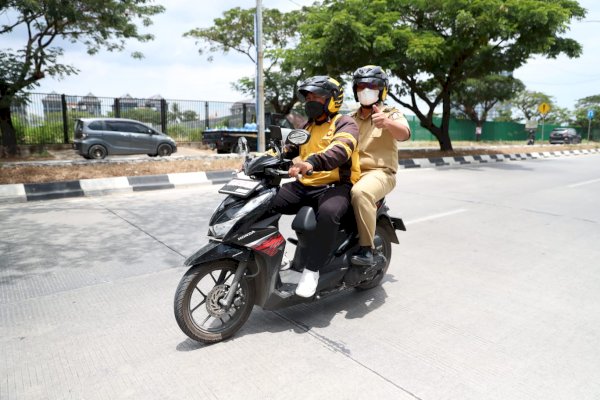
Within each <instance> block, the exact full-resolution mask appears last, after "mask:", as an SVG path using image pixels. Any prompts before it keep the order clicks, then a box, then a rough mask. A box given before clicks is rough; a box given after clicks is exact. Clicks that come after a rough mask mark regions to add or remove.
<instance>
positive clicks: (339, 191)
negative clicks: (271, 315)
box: [273, 76, 360, 297]
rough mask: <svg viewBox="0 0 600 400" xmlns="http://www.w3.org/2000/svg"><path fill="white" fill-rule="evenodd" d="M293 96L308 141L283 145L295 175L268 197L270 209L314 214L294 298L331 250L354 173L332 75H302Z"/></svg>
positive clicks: (354, 135)
mask: <svg viewBox="0 0 600 400" xmlns="http://www.w3.org/2000/svg"><path fill="white" fill-rule="evenodd" d="M298 97H299V98H300V100H301V101H302V102H304V109H305V111H306V114H307V116H308V118H309V120H308V123H307V124H306V126H305V127H304V128H305V129H306V130H308V131H309V132H310V139H309V141H308V142H307V143H305V144H303V145H300V146H293V145H288V146H287V147H286V150H285V152H284V156H285V158H288V159H292V158H294V157H297V156H299V157H300V159H301V161H299V162H297V163H295V164H293V165H292V166H291V167H290V169H289V171H288V172H289V175H290V176H291V177H299V178H298V179H297V180H296V181H294V182H291V183H287V184H284V185H282V187H281V189H280V190H279V192H278V194H277V196H276V197H275V199H274V201H273V211H275V212H278V213H282V214H296V213H297V212H298V210H300V208H301V207H303V206H306V205H309V206H311V207H313V208H314V210H315V212H316V219H317V228H316V231H315V233H314V235H311V237H310V248H311V252H310V255H309V257H308V259H307V265H304V266H303V267H304V271H303V273H302V277H301V278H300V282H299V283H298V287H297V289H296V294H297V295H298V296H301V297H311V296H313V295H314V294H315V290H316V288H317V284H318V281H319V269H320V268H321V267H323V266H324V265H325V263H326V262H327V259H328V257H329V255H330V253H331V251H332V249H333V243H332V242H331V238H333V237H334V236H335V233H336V232H337V230H338V227H339V224H340V221H341V218H342V216H343V215H344V214H345V213H346V211H347V210H348V208H349V206H350V190H351V188H352V185H353V184H354V183H356V181H357V180H358V179H359V176H360V169H359V160H358V151H357V140H358V127H357V125H356V123H355V122H354V120H353V119H352V118H350V117H348V116H344V115H341V114H338V112H339V110H340V107H341V106H342V102H343V99H344V91H343V88H342V86H341V85H340V84H339V82H337V81H336V80H335V79H333V78H330V77H328V76H313V77H311V78H308V79H306V80H305V81H303V82H302V83H301V84H300V85H299V88H298ZM300 175H301V176H300Z"/></svg>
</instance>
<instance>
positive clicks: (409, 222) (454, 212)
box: [406, 208, 467, 225]
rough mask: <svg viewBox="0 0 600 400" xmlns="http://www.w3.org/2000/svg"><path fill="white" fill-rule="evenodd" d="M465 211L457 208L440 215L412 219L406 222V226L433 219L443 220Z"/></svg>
mask: <svg viewBox="0 0 600 400" xmlns="http://www.w3.org/2000/svg"><path fill="white" fill-rule="evenodd" d="M465 211H467V209H466V208H459V209H457V210H452V211H448V212H445V213H441V214H433V215H429V216H427V217H423V218H417V219H413V220H412V221H406V225H411V224H418V223H419V222H425V221H431V220H433V219H438V218H444V217H448V216H450V215H454V214H460V213H462V212H465Z"/></svg>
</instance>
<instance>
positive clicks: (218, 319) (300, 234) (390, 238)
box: [174, 127, 406, 343]
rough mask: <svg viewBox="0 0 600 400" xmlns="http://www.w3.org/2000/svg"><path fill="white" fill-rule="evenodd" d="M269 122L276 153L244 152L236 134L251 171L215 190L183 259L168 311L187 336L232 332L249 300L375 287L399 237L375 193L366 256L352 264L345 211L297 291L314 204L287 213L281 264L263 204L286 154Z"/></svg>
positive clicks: (294, 136)
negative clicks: (199, 235)
mask: <svg viewBox="0 0 600 400" xmlns="http://www.w3.org/2000/svg"><path fill="white" fill-rule="evenodd" d="M270 130H271V140H270V148H271V149H273V150H274V151H275V152H276V153H277V157H273V156H270V155H263V156H259V157H255V158H249V157H248V155H247V152H248V146H247V143H246V142H245V138H240V143H239V145H240V148H241V149H243V152H244V153H245V158H246V160H245V162H244V167H243V170H244V173H245V174H246V175H247V176H248V177H250V179H239V178H234V179H232V180H231V181H230V182H228V183H227V184H226V185H225V186H223V188H221V189H220V190H219V192H220V193H224V194H227V195H228V196H227V197H226V198H225V199H224V200H223V202H222V203H221V204H220V205H219V206H218V207H217V209H216V210H215V212H214V214H213V215H212V217H211V219H210V222H209V230H208V238H209V241H208V243H207V244H206V245H205V246H204V247H202V248H201V249H200V250H198V251H197V252H196V253H194V254H193V255H192V256H191V257H189V258H188V259H187V260H186V261H185V265H186V266H190V268H189V269H188V270H187V272H186V273H185V275H184V276H183V277H182V278H181V281H180V282H179V285H178V287H177V291H176V292H175V304H174V310H175V319H176V320H177V323H178V324H179V327H180V328H181V330H182V331H183V332H184V333H185V334H186V335H187V336H189V337H190V338H192V339H194V340H197V341H200V342H204V343H214V342H218V341H221V340H224V339H226V338H228V337H230V336H232V335H233V334H234V333H235V332H237V330H238V329H240V328H241V327H242V325H243V324H244V323H245V322H246V320H247V319H248V317H249V316H250V312H251V311H252V307H253V306H254V305H258V306H260V307H262V308H263V309H265V310H276V309H279V308H283V307H288V306H291V305H294V304H298V303H302V302H308V301H313V300H315V299H320V298H322V297H324V296H326V295H329V294H333V293H336V292H339V291H341V290H345V289H347V288H356V289H358V290H366V289H371V288H373V287H376V286H377V285H379V284H380V282H381V280H382V279H383V277H384V275H385V274H386V271H387V269H388V267H389V263H390V259H391V255H392V248H391V243H392V242H393V243H398V238H397V236H396V232H395V231H396V230H397V229H399V230H406V228H405V226H404V223H403V222H402V220H401V219H400V218H393V217H390V216H389V215H388V214H387V210H388V208H387V206H386V205H385V201H384V200H382V201H380V203H379V204H378V210H377V228H376V232H375V247H376V254H375V256H374V260H373V264H372V265H370V266H353V265H352V264H351V263H350V257H351V256H352V254H353V253H355V252H356V250H357V249H358V236H357V233H356V225H355V222H354V215H353V214H352V213H351V212H349V213H348V215H347V218H346V217H345V218H344V219H345V221H344V222H343V223H342V224H341V225H340V229H339V230H338V232H337V235H336V237H333V238H331V240H333V241H334V242H335V246H334V248H335V251H334V252H333V254H331V257H330V259H329V261H328V262H327V264H326V266H325V267H323V268H322V269H321V270H320V278H319V283H318V287H317V291H316V294H315V296H313V297H312V298H303V297H300V296H297V295H296V294H295V289H296V286H297V284H298V281H299V279H300V276H301V275H302V270H303V267H304V265H305V261H306V257H307V255H308V252H309V251H310V249H308V248H307V246H306V237H307V235H310V234H311V232H312V231H313V230H314V229H315V227H316V219H315V212H314V210H313V209H312V208H310V207H303V208H302V209H301V210H300V211H299V212H298V213H297V215H296V217H295V218H294V220H293V222H292V229H293V230H294V231H295V232H296V235H297V239H296V238H289V239H288V241H289V242H290V243H292V244H294V245H296V251H295V252H294V256H293V259H292V261H291V266H290V268H288V269H284V268H282V258H283V254H284V249H285V245H286V240H285V239H284V238H283V236H282V235H281V233H280V232H279V229H278V223H279V219H280V217H281V214H276V213H273V212H272V211H271V210H270V209H271V202H272V200H273V198H274V197H275V195H276V194H277V192H278V190H279V187H280V183H281V180H282V178H289V175H288V173H287V170H288V169H289V166H290V165H291V161H289V160H284V159H283V156H282V153H281V131H280V130H279V129H277V127H271V128H270ZM308 139H309V133H308V132H307V131H305V130H301V129H297V130H293V131H291V132H290V133H289V135H288V137H287V140H286V142H287V143H292V144H295V145H301V144H304V143H306V142H307V141H308Z"/></svg>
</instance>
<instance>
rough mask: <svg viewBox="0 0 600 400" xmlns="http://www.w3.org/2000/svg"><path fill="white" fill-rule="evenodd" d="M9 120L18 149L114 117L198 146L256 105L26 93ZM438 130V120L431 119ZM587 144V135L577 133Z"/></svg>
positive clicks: (596, 133) (237, 123)
mask: <svg viewBox="0 0 600 400" xmlns="http://www.w3.org/2000/svg"><path fill="white" fill-rule="evenodd" d="M11 111H12V121H13V125H14V126H15V129H16V132H17V139H18V143H19V144H25V145H30V144H35V145H39V144H42V145H44V144H60V143H71V142H72V141H73V129H74V126H75V121H76V120H77V119H78V118H85V117H117V118H119V117H120V118H131V119H134V120H137V121H141V122H145V123H147V124H148V125H151V126H152V127H153V128H155V129H158V130H160V131H162V132H164V133H167V134H169V135H170V136H171V137H173V139H175V140H176V141H178V142H198V141H201V140H202V134H203V132H204V131H205V130H206V129H211V128H224V127H227V128H241V127H243V126H244V125H245V124H246V123H248V122H256V111H255V105H254V103H250V102H236V103H232V102H218V101H201V100H167V99H163V98H162V97H160V96H154V97H150V98H146V99H140V98H133V97H131V96H129V95H126V96H123V97H119V98H115V97H96V96H94V95H93V94H91V93H90V94H87V95H85V96H74V95H66V94H58V93H50V94H45V93H30V94H28V95H27V101H25V102H22V103H20V104H15V105H13V106H12V107H11ZM407 119H408V122H409V124H410V127H411V130H412V140H431V141H437V139H436V138H435V137H434V136H433V135H432V134H431V132H429V131H428V130H426V129H425V128H423V127H422V126H421V125H420V122H419V120H418V119H417V118H416V117H415V116H410V115H409V116H407ZM434 123H435V124H436V125H438V126H439V124H440V119H436V118H434ZM555 127H556V125H550V124H547V125H545V126H544V128H542V126H539V127H538V130H537V134H536V139H538V140H539V139H541V138H542V129H543V133H544V140H547V138H548V135H549V133H550V131H551V130H552V129H553V128H555ZM577 131H578V132H579V133H580V134H581V136H582V138H584V139H587V130H585V132H584V130H583V129H579V128H577ZM450 137H451V138H452V140H467V141H470V140H475V139H476V136H475V124H474V123H473V122H472V121H469V120H458V119H451V120H450ZM526 139H527V132H526V131H525V125H524V124H518V123H514V122H485V123H484V125H483V128H482V134H481V140H487V141H524V140H526ZM590 139H592V140H600V129H593V130H592V132H591V135H590Z"/></svg>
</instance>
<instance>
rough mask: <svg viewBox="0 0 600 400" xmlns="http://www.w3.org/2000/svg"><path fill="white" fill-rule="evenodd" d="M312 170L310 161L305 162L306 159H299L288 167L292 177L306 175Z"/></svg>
mask: <svg viewBox="0 0 600 400" xmlns="http://www.w3.org/2000/svg"><path fill="white" fill-rule="evenodd" d="M312 170H313V166H312V165H311V164H310V163H307V162H306V161H300V162H297V163H295V164H294V165H292V166H291V167H290V169H289V170H288V174H290V176H291V177H292V178H295V177H297V176H298V175H307V174H308V172H309V171H311V172H312Z"/></svg>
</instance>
